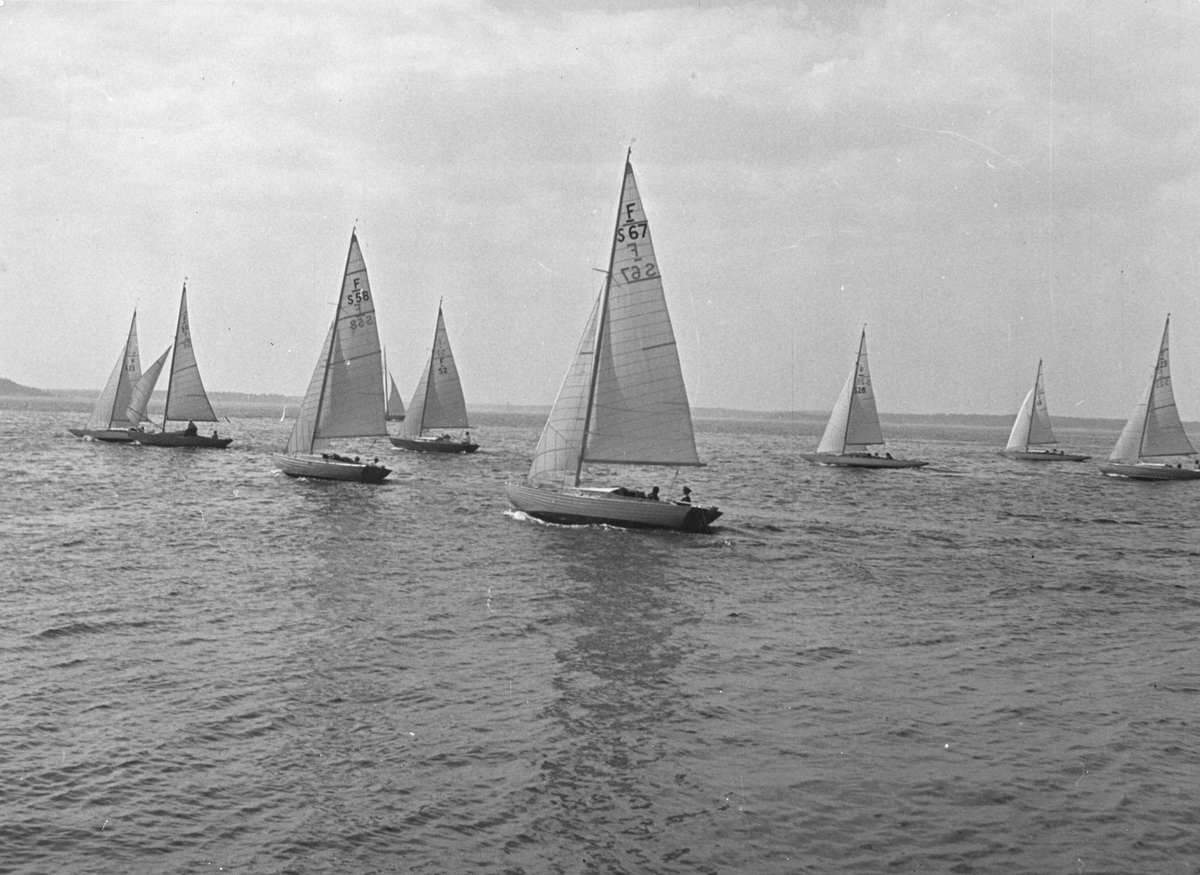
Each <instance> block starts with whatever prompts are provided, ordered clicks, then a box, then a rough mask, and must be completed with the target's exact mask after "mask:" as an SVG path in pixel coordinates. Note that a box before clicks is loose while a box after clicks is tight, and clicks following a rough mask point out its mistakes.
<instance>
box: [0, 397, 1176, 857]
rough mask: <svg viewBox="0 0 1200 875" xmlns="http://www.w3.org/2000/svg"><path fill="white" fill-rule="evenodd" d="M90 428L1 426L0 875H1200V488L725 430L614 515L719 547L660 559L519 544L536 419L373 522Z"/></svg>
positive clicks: (243, 459) (271, 417) (15, 414)
mask: <svg viewBox="0 0 1200 875" xmlns="http://www.w3.org/2000/svg"><path fill="white" fill-rule="evenodd" d="M67 407H69V405H65V406H64V405H60V406H59V407H54V406H53V405H51V406H50V407H49V408H45V409H39V408H38V407H37V406H36V405H34V406H32V407H31V406H29V405H25V406H21V405H16V404H11V405H9V408H8V409H2V410H0V496H2V498H3V501H2V503H0V596H2V598H3V606H4V611H3V622H2V625H0V629H2V634H0V653H2V654H3V662H2V664H0V665H2V668H0V672H2V674H3V677H2V681H3V682H2V683H0V872H20V873H34V872H39V873H40V872H46V873H60V872H89V873H110V872H111V873H126V872H147V873H174V872H180V873H184V872H187V873H191V872H200V871H214V872H215V871H231V872H247V873H285V872H286V873H318V872H320V873H324V872H328V873H335V872H336V873H366V872H381V873H382V872H430V873H434V872H439V873H440V872H466V871H479V872H503V873H588V872H595V873H624V872H628V873H659V872H661V873H667V872H672V873H676V872H677V873H697V872H700V873H705V872H710V873H725V872H755V873H793V872H813V873H850V872H855V873H859V872H861V873H876V872H920V873H925V872H988V873H992V872H995V873H1048V872H1062V873H1097V872H1109V873H1132V872H1154V873H1196V872H1200V863H1198V862H1197V861H1198V860H1200V653H1198V650H1197V640H1198V635H1200V598H1198V595H1197V590H1198V587H1200V581H1198V578H1200V562H1198V555H1200V541H1198V535H1200V524H1198V523H1197V516H1198V509H1200V483H1166V484H1134V483H1129V482H1122V481H1117V480H1111V479H1108V478H1104V477H1101V476H1100V475H1099V474H1098V473H1097V471H1096V469H1095V467H1094V466H1093V465H1091V464H1090V463H1088V464H1064V465H1048V466H1042V465H1033V464H1028V463H1026V464H1024V465H1022V464H1020V463H1016V462H1010V461H1007V460H1005V459H1001V458H998V457H996V456H995V455H994V450H995V449H996V447H997V446H999V445H1002V444H1003V442H1004V439H1005V437H1006V432H1007V429H1006V428H998V429H988V428H979V427H967V426H954V425H942V426H937V427H934V426H929V425H924V426H918V425H891V426H889V425H888V423H887V422H886V421H885V431H886V432H887V434H888V435H889V438H890V443H889V449H890V450H892V451H893V452H894V453H896V454H897V455H904V456H919V457H923V458H927V459H929V460H930V461H931V462H932V464H931V465H930V467H928V468H926V469H922V470H920V471H885V472H873V473H872V472H862V471H844V470H837V469H826V468H816V467H813V466H811V465H808V464H807V463H805V462H803V461H801V460H800V459H799V458H798V456H797V453H798V452H800V451H801V450H807V449H810V448H811V447H812V446H814V445H815V443H816V437H817V434H818V433H819V431H820V427H821V425H820V424H819V423H815V424H814V423H808V422H803V423H801V424H800V425H799V426H798V425H796V424H795V423H787V422H781V421H769V420H765V419H764V420H752V421H746V422H741V421H734V420H704V419H701V420H699V421H698V422H697V436H698V441H699V443H700V449H701V454H702V455H703V456H704V457H705V459H706V460H707V461H708V462H709V465H710V466H709V467H708V468H705V469H702V470H700V471H694V472H685V473H683V474H680V475H679V477H678V478H676V477H675V474H674V472H671V471H665V472H664V471H652V472H649V473H646V472H634V473H633V474H631V475H629V479H628V485H632V486H641V487H648V486H649V485H651V483H654V482H657V483H658V484H659V485H660V486H662V487H663V491H664V492H665V493H666V494H668V495H675V494H678V491H679V489H680V488H681V487H682V486H683V485H684V483H685V482H686V483H687V484H688V485H690V486H691V487H692V488H693V489H694V490H695V495H696V497H697V498H698V499H700V500H702V501H706V502H708V501H711V502H715V503H717V504H719V505H720V506H721V507H722V508H723V509H724V511H725V516H724V517H723V518H722V519H721V520H719V521H718V525H717V526H716V527H715V529H714V531H713V532H712V533H711V534H707V535H684V534H674V533H639V532H630V531H622V530H617V529H610V528H593V527H584V528H566V527H556V526H548V525H544V524H541V523H537V522H535V521H532V520H528V519H523V518H521V517H520V516H519V515H517V516H514V515H513V514H512V513H511V512H510V511H509V510H508V509H507V505H506V502H505V499H504V489H503V484H504V481H505V480H507V479H511V478H515V477H520V476H521V475H522V474H523V473H524V470H525V469H526V467H527V466H528V460H529V456H530V454H531V453H532V450H533V446H534V444H535V443H536V441H537V435H538V431H539V429H540V425H541V423H540V420H538V419H537V418H536V417H522V416H519V415H515V414H499V413H493V414H491V415H487V414H481V415H480V416H479V417H478V421H477V424H476V428H475V429H474V430H473V435H474V436H475V437H476V438H477V439H478V440H479V442H480V443H481V444H482V445H483V449H482V450H481V451H480V452H479V453H478V454H476V455H474V456H469V457H455V458H437V457H429V458H426V457H415V456H411V455H406V454H401V453H399V452H394V451H392V450H390V449H385V448H383V447H381V446H379V445H376V446H373V447H372V446H369V445H367V444H360V445H359V446H358V447H357V449H358V450H359V451H360V452H365V453H370V454H372V455H374V454H378V455H380V456H381V457H382V456H384V455H386V457H387V459H388V460H389V462H391V463H394V466H395V468H396V474H394V475H393V477H392V478H391V480H390V482H389V483H388V484H386V485H384V486H381V487H369V486H360V485H356V484H329V483H317V482H306V481H295V480H289V479H287V478H285V477H283V476H282V475H280V474H278V473H277V472H275V471H274V470H273V469H272V466H271V463H270V455H269V454H270V452H272V451H274V450H276V449H278V448H279V447H280V446H281V445H282V444H283V442H284V441H285V440H286V436H287V431H288V429H289V428H290V423H289V422H280V421H279V411H266V410H254V409H251V408H249V407H248V408H247V409H245V410H242V411H240V414H241V415H238V414H237V413H231V415H230V419H231V420H232V422H230V423H222V425H221V430H222V432H228V433H230V434H232V435H234V436H235V438H236V442H235V443H234V445H233V447H232V448H230V449H229V450H227V451H224V452H219V451H210V452H196V451H186V450H164V449H157V448H142V447H136V446H112V445H104V444H95V443H90V442H84V441H79V440H77V439H75V438H73V437H72V436H71V435H69V434H68V433H67V432H66V428H67V427H68V426H72V425H77V424H78V423H80V422H82V421H83V419H85V418H86V415H87V410H86V409H85V408H84V407H80V408H79V409H67ZM1062 432H1063V430H1061V429H1060V438H1063V439H1064V442H1066V443H1068V444H1069V445H1071V446H1073V447H1077V448H1079V449H1082V450H1084V451H1090V452H1094V453H1097V454H1104V453H1106V452H1107V450H1108V448H1109V447H1111V445H1112V443H1113V441H1114V440H1115V437H1116V432H1115V430H1111V431H1109V430H1103V429H1100V428H1099V427H1097V429H1096V430H1094V431H1087V430H1076V431H1071V430H1066V431H1065V433H1062ZM655 478H657V479H655Z"/></svg>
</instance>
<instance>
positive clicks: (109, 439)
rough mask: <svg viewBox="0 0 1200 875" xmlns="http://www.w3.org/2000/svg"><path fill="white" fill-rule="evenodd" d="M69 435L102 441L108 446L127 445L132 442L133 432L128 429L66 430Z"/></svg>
mask: <svg viewBox="0 0 1200 875" xmlns="http://www.w3.org/2000/svg"><path fill="white" fill-rule="evenodd" d="M67 431H69V432H70V433H71V434H73V435H75V437H78V438H83V439H84V440H88V441H104V442H105V443H110V444H128V443H132V442H133V435H134V432H133V430H132V429H128V428H120V429H118V428H106V429H89V428H68V429H67Z"/></svg>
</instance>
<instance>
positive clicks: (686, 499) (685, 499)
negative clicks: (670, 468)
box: [679, 486, 692, 504]
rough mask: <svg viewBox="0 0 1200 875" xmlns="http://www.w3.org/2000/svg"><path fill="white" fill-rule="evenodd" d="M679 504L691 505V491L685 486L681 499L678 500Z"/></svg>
mask: <svg viewBox="0 0 1200 875" xmlns="http://www.w3.org/2000/svg"><path fill="white" fill-rule="evenodd" d="M679 503H680V504H691V503H692V490H691V489H689V488H688V487H686V486H685V487H683V497H682V498H680V499H679Z"/></svg>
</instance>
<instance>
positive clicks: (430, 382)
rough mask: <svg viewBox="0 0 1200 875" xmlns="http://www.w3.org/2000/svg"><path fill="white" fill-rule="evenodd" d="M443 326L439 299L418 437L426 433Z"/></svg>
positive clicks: (439, 299)
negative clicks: (436, 355) (431, 390)
mask: <svg viewBox="0 0 1200 875" xmlns="http://www.w3.org/2000/svg"><path fill="white" fill-rule="evenodd" d="M441 324H442V299H441V298H438V318H437V325H434V326H433V343H432V344H431V345H430V347H429V374H428V375H427V376H426V377H425V397H424V398H422V399H421V421H420V422H419V423H418V424H417V437H420V436H421V433H422V432H424V431H425V411H426V410H427V409H428V407H429V389H430V387H431V386H432V385H433V354H434V353H435V352H437V336H438V331H437V330H438V325H441Z"/></svg>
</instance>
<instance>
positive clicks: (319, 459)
mask: <svg viewBox="0 0 1200 875" xmlns="http://www.w3.org/2000/svg"><path fill="white" fill-rule="evenodd" d="M271 459H272V461H273V462H274V463H275V467H276V468H278V469H279V470H280V471H282V472H283V473H284V474H286V475H287V476H289V477H306V478H309V479H311V480H346V481H349V482H352V483H382V482H383V481H384V479H385V478H386V477H387V475H388V474H390V473H391V469H390V468H385V467H384V466H382V465H377V464H373V463H371V462H367V463H365V464H364V463H362V462H355V461H353V460H349V461H347V460H342V459H334V458H332V455H331V454H329V453H324V454H316V453H313V454H299V453H298V454H296V455H286V454H284V453H274V454H272V456H271Z"/></svg>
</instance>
